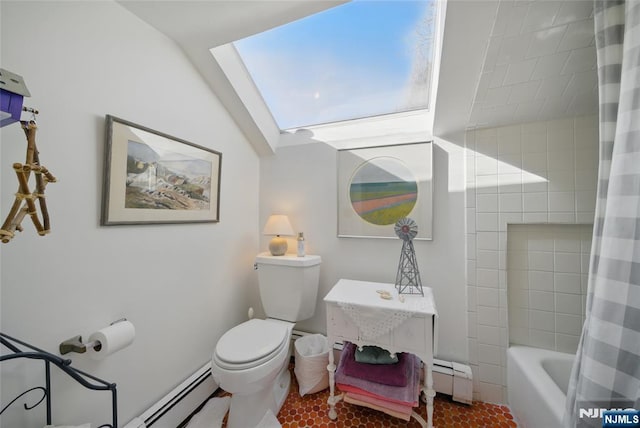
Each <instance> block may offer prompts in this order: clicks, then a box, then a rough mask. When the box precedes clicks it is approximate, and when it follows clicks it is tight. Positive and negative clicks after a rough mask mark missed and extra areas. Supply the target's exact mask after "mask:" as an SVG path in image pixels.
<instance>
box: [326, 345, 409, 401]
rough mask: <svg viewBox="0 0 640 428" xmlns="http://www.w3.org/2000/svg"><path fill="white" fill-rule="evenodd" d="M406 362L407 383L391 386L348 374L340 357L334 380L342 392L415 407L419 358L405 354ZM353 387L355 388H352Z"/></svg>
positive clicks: (343, 359)
mask: <svg viewBox="0 0 640 428" xmlns="http://www.w3.org/2000/svg"><path fill="white" fill-rule="evenodd" d="M406 358H407V359H408V364H406V373H407V385H406V386H391V385H384V384H381V383H377V382H371V381H368V380H365V379H360V378H357V377H354V376H349V375H348V374H346V373H345V372H344V364H345V358H342V357H341V358H340V362H339V363H338V368H337V369H336V374H335V381H336V384H338V387H339V388H340V390H342V391H344V392H356V393H361V394H364V395H372V396H374V397H375V396H377V398H382V399H386V400H389V401H392V402H395V403H398V404H406V405H408V406H413V407H416V406H417V405H418V394H419V391H420V359H419V358H418V357H416V356H415V355H413V354H406ZM350 387H355V388H357V390H352V389H350Z"/></svg>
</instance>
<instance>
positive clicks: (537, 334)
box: [529, 329, 556, 349]
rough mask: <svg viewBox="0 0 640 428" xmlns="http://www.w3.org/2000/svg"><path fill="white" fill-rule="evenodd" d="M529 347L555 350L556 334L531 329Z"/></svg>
mask: <svg viewBox="0 0 640 428" xmlns="http://www.w3.org/2000/svg"><path fill="white" fill-rule="evenodd" d="M529 345H530V346H534V347H536V348H543V349H555V347H556V338H555V334H554V333H551V332H548V331H542V330H535V329H529Z"/></svg>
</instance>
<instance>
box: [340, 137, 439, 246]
mask: <svg viewBox="0 0 640 428" xmlns="http://www.w3.org/2000/svg"><path fill="white" fill-rule="evenodd" d="M432 150H433V149H432V143H431V142H421V143H411V144H399V145H394V146H380V147H367V148H361V149H349V150H339V151H338V236H339V237H371V238H397V236H396V234H395V230H394V226H395V223H396V222H397V221H398V220H399V219H401V218H404V217H409V218H412V219H413V220H414V221H415V222H416V223H417V225H418V235H417V236H416V238H415V239H432V217H433V209H432V196H433V195H432V193H433V186H432V182H433V171H432V158H433V153H432Z"/></svg>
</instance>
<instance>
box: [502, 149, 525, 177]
mask: <svg viewBox="0 0 640 428" xmlns="http://www.w3.org/2000/svg"><path fill="white" fill-rule="evenodd" d="M521 173H522V154H521V153H517V154H512V153H507V154H502V155H498V174H521Z"/></svg>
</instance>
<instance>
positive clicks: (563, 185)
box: [547, 171, 575, 192]
mask: <svg viewBox="0 0 640 428" xmlns="http://www.w3.org/2000/svg"><path fill="white" fill-rule="evenodd" d="M547 178H548V179H549V187H548V190H549V192H573V191H574V190H575V173H574V171H550V172H549V173H548V176H547Z"/></svg>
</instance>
